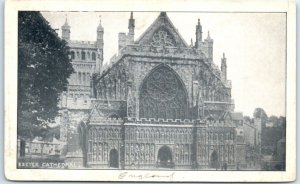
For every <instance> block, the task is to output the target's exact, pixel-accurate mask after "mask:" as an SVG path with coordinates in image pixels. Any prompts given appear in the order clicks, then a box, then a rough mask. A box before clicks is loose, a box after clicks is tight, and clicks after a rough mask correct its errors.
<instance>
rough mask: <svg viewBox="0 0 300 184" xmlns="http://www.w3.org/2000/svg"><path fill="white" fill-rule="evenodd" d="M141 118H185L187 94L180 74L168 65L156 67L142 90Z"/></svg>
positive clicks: (145, 81) (146, 79) (144, 82)
mask: <svg viewBox="0 0 300 184" xmlns="http://www.w3.org/2000/svg"><path fill="white" fill-rule="evenodd" d="M139 104H140V105H139V106H140V111H139V112H140V118H163V119H185V118H186V116H187V94H186V90H185V87H184V84H183V83H182V82H181V80H180V78H179V77H178V75H177V74H176V73H175V72H174V70H172V69H171V68H169V67H168V66H166V65H161V66H159V67H156V68H155V69H153V70H152V71H151V73H150V74H149V75H148V76H147V77H146V78H145V79H144V81H143V84H142V87H141V90H140V103H139Z"/></svg>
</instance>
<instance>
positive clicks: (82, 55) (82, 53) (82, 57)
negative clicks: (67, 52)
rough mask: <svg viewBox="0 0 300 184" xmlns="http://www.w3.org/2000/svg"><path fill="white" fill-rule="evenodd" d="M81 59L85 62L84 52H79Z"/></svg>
mask: <svg viewBox="0 0 300 184" xmlns="http://www.w3.org/2000/svg"><path fill="white" fill-rule="evenodd" d="M81 59H82V60H85V52H84V51H82V52H81Z"/></svg>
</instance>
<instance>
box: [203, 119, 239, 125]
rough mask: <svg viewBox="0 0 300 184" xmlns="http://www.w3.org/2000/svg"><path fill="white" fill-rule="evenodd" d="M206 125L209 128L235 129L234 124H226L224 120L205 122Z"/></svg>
mask: <svg viewBox="0 0 300 184" xmlns="http://www.w3.org/2000/svg"><path fill="white" fill-rule="evenodd" d="M204 123H205V124H206V125H207V126H208V127H235V124H234V123H233V122H225V121H223V120H205V121H204Z"/></svg>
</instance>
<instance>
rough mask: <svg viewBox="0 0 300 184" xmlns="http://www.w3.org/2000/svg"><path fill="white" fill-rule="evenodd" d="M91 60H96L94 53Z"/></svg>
mask: <svg viewBox="0 0 300 184" xmlns="http://www.w3.org/2000/svg"><path fill="white" fill-rule="evenodd" d="M92 60H94V61H95V60H96V54H95V52H93V53H92Z"/></svg>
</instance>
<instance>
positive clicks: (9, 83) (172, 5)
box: [4, 0, 296, 182]
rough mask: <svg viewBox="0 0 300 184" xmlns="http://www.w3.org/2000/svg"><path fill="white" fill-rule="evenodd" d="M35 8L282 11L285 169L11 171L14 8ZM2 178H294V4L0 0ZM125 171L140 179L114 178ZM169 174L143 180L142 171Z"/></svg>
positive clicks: (276, 1)
mask: <svg viewBox="0 0 300 184" xmlns="http://www.w3.org/2000/svg"><path fill="white" fill-rule="evenodd" d="M18 10H39V11H71V10H72V11H136V10H138V11H174V10H176V11H226V12H287V88H286V118H287V129H286V132H287V134H286V136H287V139H286V140H287V144H286V149H287V152H286V157H287V162H286V171H285V172H281V171H222V172H220V171H126V170H113V171H112V170H49V169H48V170H43V169H16V155H17V153H16V151H17V150H16V147H17V145H16V144H17V134H16V133H17V126H16V125H17V116H16V112H17V68H18V67H17V22H18V21H17V12H18ZM4 49H5V66H4V70H5V71H4V76H5V79H4V81H5V140H4V141H5V152H4V156H5V163H4V164H5V176H6V178H7V179H9V180H29V181H36V180H43V181H53V180H56V181H190V182H198V181H202V182H205V181H214V182H220V181H228V182H241V181H248V182H254V181H259V182H263V181H268V182H278V181H281V182H283V181H294V180H295V178H296V6H295V2H294V1H284V0H273V1H265V2H262V1H258V0H252V1H244V0H223V1H216V0H213V1H204V0H177V1H176V2H175V1H171V0H148V1H134V0H126V1H125V0H124V1H122V0H101V1H95V0H89V1H86V0H77V1H74V0H73V1H70V0H65V1H58V0H43V1H38V0H25V1H24V0H23V1H16V0H14V1H7V2H6V3H5V47H4ZM124 172H130V174H133V175H141V176H144V177H143V178H132V177H125V178H123V179H120V178H119V174H120V173H124ZM149 173H150V174H156V175H172V174H173V173H174V174H173V175H172V176H173V177H169V178H168V179H165V178H159V177H154V178H145V176H147V174H149Z"/></svg>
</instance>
